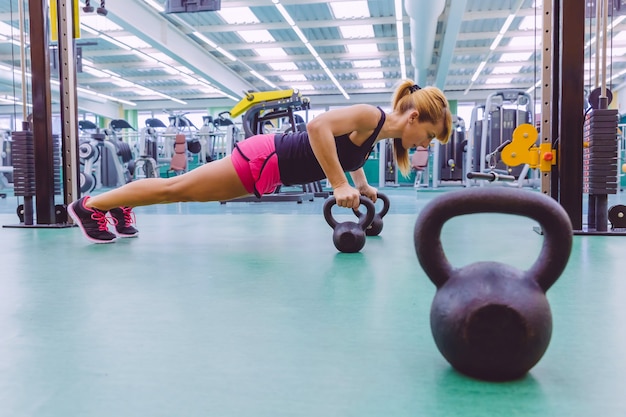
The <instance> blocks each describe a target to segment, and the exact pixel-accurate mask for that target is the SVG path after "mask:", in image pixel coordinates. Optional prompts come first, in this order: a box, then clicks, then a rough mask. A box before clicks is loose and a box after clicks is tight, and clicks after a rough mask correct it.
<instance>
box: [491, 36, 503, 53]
mask: <svg viewBox="0 0 626 417" xmlns="http://www.w3.org/2000/svg"><path fill="white" fill-rule="evenodd" d="M502 36H503V35H502V34H501V33H498V34H497V35H496V37H495V39H494V40H493V42H491V46H490V47H489V49H490V50H491V51H493V50H494V49H496V48H497V47H498V45H499V44H500V41H501V40H502Z"/></svg>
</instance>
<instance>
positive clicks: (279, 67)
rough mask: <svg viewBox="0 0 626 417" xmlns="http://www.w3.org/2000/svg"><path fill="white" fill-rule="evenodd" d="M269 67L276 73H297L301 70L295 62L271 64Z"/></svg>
mask: <svg viewBox="0 0 626 417" xmlns="http://www.w3.org/2000/svg"><path fill="white" fill-rule="evenodd" d="M267 65H268V66H269V67H270V68H271V69H273V70H274V71H296V70H298V69H299V68H298V66H297V65H296V64H294V63H293V62H270V63H268V64H267Z"/></svg>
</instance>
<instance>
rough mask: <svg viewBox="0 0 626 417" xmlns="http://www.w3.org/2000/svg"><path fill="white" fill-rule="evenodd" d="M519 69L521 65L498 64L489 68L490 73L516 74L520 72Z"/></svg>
mask: <svg viewBox="0 0 626 417" xmlns="http://www.w3.org/2000/svg"><path fill="white" fill-rule="evenodd" d="M521 70H522V66H521V65H499V66H497V67H494V68H493V69H492V70H491V74H492V75H499V74H518V73H519V72H521Z"/></svg>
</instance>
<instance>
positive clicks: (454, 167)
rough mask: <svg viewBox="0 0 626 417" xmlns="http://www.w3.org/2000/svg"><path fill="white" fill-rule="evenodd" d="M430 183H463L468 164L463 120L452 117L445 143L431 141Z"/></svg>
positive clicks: (438, 184)
mask: <svg viewBox="0 0 626 417" xmlns="http://www.w3.org/2000/svg"><path fill="white" fill-rule="evenodd" d="M432 148H433V167H432V173H433V174H432V175H433V178H432V185H433V188H437V187H438V186H440V185H464V183H465V178H467V173H468V168H469V164H468V163H467V153H468V140H467V131H466V127H465V120H463V118H462V117H458V116H453V117H452V134H451V135H450V140H449V141H448V143H446V144H441V143H440V142H439V141H437V140H436V141H433V145H432Z"/></svg>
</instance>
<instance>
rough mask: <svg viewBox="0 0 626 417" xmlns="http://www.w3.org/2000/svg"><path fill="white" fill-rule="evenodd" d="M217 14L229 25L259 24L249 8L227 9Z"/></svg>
mask: <svg viewBox="0 0 626 417" xmlns="http://www.w3.org/2000/svg"><path fill="white" fill-rule="evenodd" d="M217 13H218V14H219V15H220V16H221V17H222V19H224V20H225V21H226V22H227V23H229V24H231V25H237V24H244V23H261V22H260V20H259V19H258V18H257V17H256V15H255V14H254V13H252V10H250V8H249V7H227V8H224V9H222V10H218V11H217Z"/></svg>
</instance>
